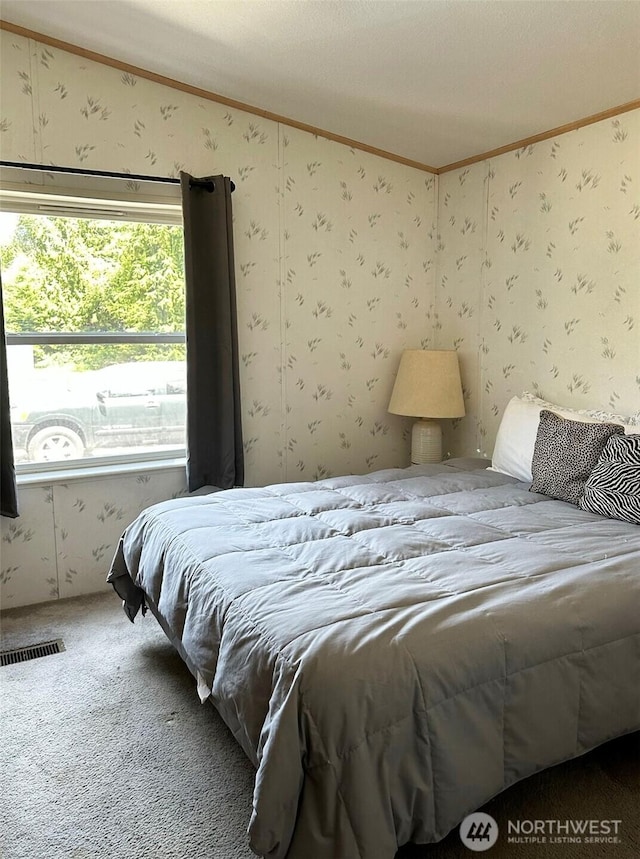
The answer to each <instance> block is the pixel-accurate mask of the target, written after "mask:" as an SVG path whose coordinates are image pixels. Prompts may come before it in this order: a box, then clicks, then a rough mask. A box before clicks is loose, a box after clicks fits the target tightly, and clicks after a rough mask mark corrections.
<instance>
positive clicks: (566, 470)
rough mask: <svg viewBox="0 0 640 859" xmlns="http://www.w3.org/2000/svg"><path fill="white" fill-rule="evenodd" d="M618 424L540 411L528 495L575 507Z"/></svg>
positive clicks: (616, 430) (618, 428)
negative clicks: (552, 499)
mask: <svg viewBox="0 0 640 859" xmlns="http://www.w3.org/2000/svg"><path fill="white" fill-rule="evenodd" d="M623 433H624V430H623V428H622V427H621V426H620V425H619V424H587V423H583V422H581V421H571V420H567V418H562V417H560V415H557V414H555V412H550V411H548V410H547V409H543V410H542V411H541V412H540V426H539V427H538V433H537V435H536V443H535V447H534V449H533V461H532V463H531V471H532V474H533V482H532V484H531V492H541V493H542V494H543V495H549V496H550V497H551V498H559V499H560V500H561V501H569V502H570V503H571V504H578V502H579V501H580V498H581V497H582V495H583V493H584V487H585V483H586V482H587V479H588V477H589V475H590V474H591V472H592V471H593V469H594V468H595V465H596V463H597V462H598V460H599V459H600V454H601V453H602V451H603V448H604V446H605V444H606V443H607V442H608V441H609V439H610V438H611V436H613V435H616V434H618V435H623Z"/></svg>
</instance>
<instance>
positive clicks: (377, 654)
mask: <svg viewBox="0 0 640 859" xmlns="http://www.w3.org/2000/svg"><path fill="white" fill-rule="evenodd" d="M462 465H465V463H457V462H456V461H452V462H451V463H447V464H442V465H428V466H412V467H410V468H407V469H391V470H384V471H378V472H375V473H372V474H368V475H363V476H345V477H339V478H330V479H326V480H321V481H318V482H314V483H286V484H278V485H273V486H268V487H264V488H256V489H249V488H247V489H233V490H227V491H224V492H217V493H214V494H211V495H208V496H202V497H195V498H181V499H175V500H172V501H167V502H164V503H161V504H156V505H155V506H153V507H150V508H149V509H147V510H146V511H144V512H143V513H142V514H141V515H140V516H139V517H138V518H137V519H136V520H135V521H134V522H133V523H132V524H131V525H130V526H129V527H128V528H127V530H126V531H125V533H124V534H123V537H122V539H121V541H120V545H119V547H118V551H117V553H116V556H115V558H114V562H113V565H112V568H111V571H110V573H109V581H110V582H111V583H112V584H113V586H114V587H115V589H116V591H117V592H118V594H120V596H121V597H122V598H123V600H124V605H125V609H126V611H127V613H128V615H129V617H130V618H131V619H133V618H134V617H135V616H136V613H137V612H138V610H139V609H140V608H141V607H142V608H145V607H146V606H147V605H148V606H150V607H151V609H152V611H153V613H154V614H155V615H156V617H157V618H158V620H159V622H160V623H161V625H162V627H163V628H164V630H165V632H166V633H167V635H168V636H169V638H170V640H171V641H172V642H173V644H174V645H175V647H176V648H177V650H178V652H179V653H180V654H181V656H182V657H183V659H184V660H185V662H186V664H187V665H188V666H189V668H190V670H191V671H192V673H193V674H194V677H195V678H196V680H197V688H198V691H199V693H200V696H201V698H202V699H203V700H204V699H206V698H210V699H211V700H212V701H213V703H214V704H215V706H216V707H217V709H218V710H219V712H220V713H221V715H222V717H223V718H224V720H225V721H226V723H227V724H228V725H229V727H230V729H231V730H232V732H233V734H234V735H235V737H236V739H237V740H238V742H239V743H240V745H241V746H242V748H243V749H244V750H245V752H246V754H247V755H248V756H249V758H250V759H251V760H252V761H253V763H254V765H255V767H256V779H255V789H254V797H253V813H252V816H251V820H250V822H249V826H248V833H249V843H250V846H251V848H252V849H253V850H254V851H255V852H256V853H257V854H258V855H262V856H267V857H270V859H285V857H286V859H308V857H313V859H358V857H359V858H360V859H393V857H394V855H395V853H396V850H397V848H398V846H399V845H402V844H404V843H406V842H409V841H412V842H416V843H428V842H433V841H437V840H439V839H441V838H443V837H444V836H445V835H446V834H447V833H448V832H449V831H450V830H451V829H452V828H454V827H455V826H456V825H458V824H459V823H460V821H461V820H462V819H463V818H464V817H465V815H467V814H468V813H470V812H472V811H474V810H476V809H477V808H478V807H479V806H481V805H483V804H484V803H485V802H486V801H487V800H489V799H490V798H491V797H492V796H494V795H495V794H497V793H499V792H500V791H502V790H504V789H505V788H507V787H508V786H509V785H511V784H513V783H515V782H517V781H518V780H520V779H522V778H525V777H527V776H529V775H531V774H532V773H535V772H537V771H539V770H541V769H544V768H546V767H549V766H551V765H553V764H557V763H559V762H561V761H565V760H567V759H570V758H573V757H575V756H578V755H581V754H583V753H584V752H586V751H588V750H590V749H592V748H593V747H595V746H597V745H599V744H600V743H603V742H605V741H606V740H609V739H611V738H613V737H616V736H620V735H622V734H625V733H628V732H631V731H634V730H638V729H639V728H640V692H639V689H640V527H638V526H636V525H631V524H627V523H624V522H620V521H617V520H613V519H607V518H604V517H601V516H598V515H595V514H592V513H588V512H585V511H582V510H580V509H578V508H576V507H574V506H573V505H570V504H567V503H565V502H562V501H556V500H553V499H550V498H548V497H546V496H544V495H539V494H536V493H532V492H530V491H528V485H527V484H523V483H520V482H518V481H516V480H515V479H513V478H511V477H508V476H506V475H503V474H499V473H497V472H493V471H490V470H486V469H484V468H482V469H480V468H471V469H469V468H462V467H461V466H462Z"/></svg>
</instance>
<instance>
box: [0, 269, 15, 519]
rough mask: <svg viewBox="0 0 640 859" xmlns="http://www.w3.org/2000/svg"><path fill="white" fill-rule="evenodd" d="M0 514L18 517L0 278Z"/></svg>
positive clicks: (13, 517)
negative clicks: (0, 331) (0, 336)
mask: <svg viewBox="0 0 640 859" xmlns="http://www.w3.org/2000/svg"><path fill="white" fill-rule="evenodd" d="M0 323H1V324H2V339H1V341H0V401H1V402H0V421H1V423H0V466H1V473H0V479H1V481H2V482H1V483H0V514H1V515H2V516H10V517H11V518H12V519H15V518H16V516H17V515H18V490H17V487H16V471H15V468H14V465H13V443H12V440H11V412H10V411H9V381H8V378H7V344H6V340H5V333H4V304H3V303H2V278H1V277H0Z"/></svg>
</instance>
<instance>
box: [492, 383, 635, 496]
mask: <svg viewBox="0 0 640 859" xmlns="http://www.w3.org/2000/svg"><path fill="white" fill-rule="evenodd" d="M543 409H548V410H549V411H552V412H555V413H556V414H558V415H560V417H563V418H569V419H570V420H574V421H579V422H581V423H596V422H598V423H600V422H601V420H600V418H599V417H597V416H604V415H608V413H606V412H591V413H590V414H588V415H587V414H582V413H581V412H577V411H574V410H573V409H567V408H565V407H564V406H556V405H554V404H553V403H547V402H546V400H541V399H539V398H538V397H534V396H533V394H529V393H527V392H526V391H525V393H523V395H522V397H512V399H511V400H510V401H509V402H508V403H507V407H506V408H505V410H504V414H503V416H502V421H501V422H500V426H499V428H498V434H497V436H496V444H495V448H494V450H493V457H492V460H491V469H492V470H493V471H499V472H501V473H502V474H508V475H510V476H511V477H515V478H516V479H517V480H522V481H524V482H525V483H531V481H532V480H533V475H532V473H531V461H532V459H533V448H534V445H535V443H536V435H537V433H538V425H539V423H540V412H541V411H542V410H543ZM634 420H635V417H631V418H626V417H624V416H623V415H610V416H608V419H607V421H606V423H613V424H618V423H619V424H622V425H623V426H624V429H625V431H626V432H627V433H629V432H631V433H635V432H638V428H637V427H636V426H634V425H633V423H632V422H633V421H634ZM639 420H640V419H639Z"/></svg>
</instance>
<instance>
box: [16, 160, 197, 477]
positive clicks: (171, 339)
mask: <svg viewBox="0 0 640 859" xmlns="http://www.w3.org/2000/svg"><path fill="white" fill-rule="evenodd" d="M8 172H9V175H10V176H11V179H10V180H7V178H6V174H7V171H6V170H5V169H2V170H0V212H2V213H4V212H7V213H14V214H18V215H20V214H28V215H42V216H58V217H68V218H86V219H87V220H112V221H127V222H141V223H149V224H165V225H167V226H179V227H180V228H182V227H183V218H182V205H181V199H180V189H179V185H177V184H176V185H175V186H171V188H172V189H174V190H175V193H174V194H171V195H169V194H166V193H165V194H163V195H162V196H160V195H158V194H157V193H156V187H155V186H154V184H153V183H152V182H149V183H144V185H141V183H139V182H133V181H127V182H126V186H125V187H123V186H124V185H125V183H124V182H123V180H120V179H103V178H100V179H99V180H97V179H96V178H95V177H92V176H86V177H85V176H79V177H73V179H74V180H75V181H76V184H74V185H71V186H68V187H66V186H65V187H60V186H59V185H57V184H56V185H50V186H47V185H45V184H39V183H44V182H46V181H47V179H48V181H51V180H52V178H53V177H52V175H51V174H45V175H44V176H42V177H41V176H38V177H37V178H36V179H35V180H34V178H33V177H34V171H24V172H25V174H26V175H25V177H24V180H22V177H20V179H21V180H22V181H17V182H16V181H12V180H13V178H14V177H15V175H16V171H14V170H10V171H8ZM69 178H70V177H68V176H67V177H65V179H66V180H69ZM5 341H6V345H7V347H8V348H10V347H11V346H29V345H56V344H58V345H69V344H76V345H96V346H97V345H104V344H109V343H111V344H132V343H137V344H150V345H163V344H175V343H186V332H185V331H181V332H170V333H157V332H153V331H135V332H98V333H92V332H77V331H74V332H64V331H57V332H20V333H16V332H8V331H5ZM185 360H186V359H185ZM9 393H11V392H9ZM185 459H186V439H185V445H184V446H176V447H171V448H164V449H163V450H159V451H154V450H152V449H149V450H141V451H140V452H137V453H136V452H131V453H121V454H112V455H110V454H104V455H100V456H96V457H91V456H89V457H81V458H77V459H65V460H54V461H44V462H19V463H16V464H15V470H16V476H17V477H18V482H20V483H21V482H23V481H21V480H20V478H21V477H24V478H26V479H25V481H24V482H32V479H34V480H35V481H37V480H38V479H39V476H40V475H42V477H43V478H44V477H45V476H46V475H53V474H54V473H58V472H59V473H60V474H61V475H63V476H64V477H69V476H73V477H82V476H83V472H87V473H90V474H91V475H92V476H93V475H94V474H97V473H109V472H110V471H114V472H118V471H120V470H121V468H120V467H124V468H126V469H127V470H129V468H130V467H131V466H135V464H137V463H139V465H140V470H144V469H146V468H148V467H149V466H155V467H162V466H164V465H166V467H175V465H176V464H177V463H183V462H184V461H185Z"/></svg>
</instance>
